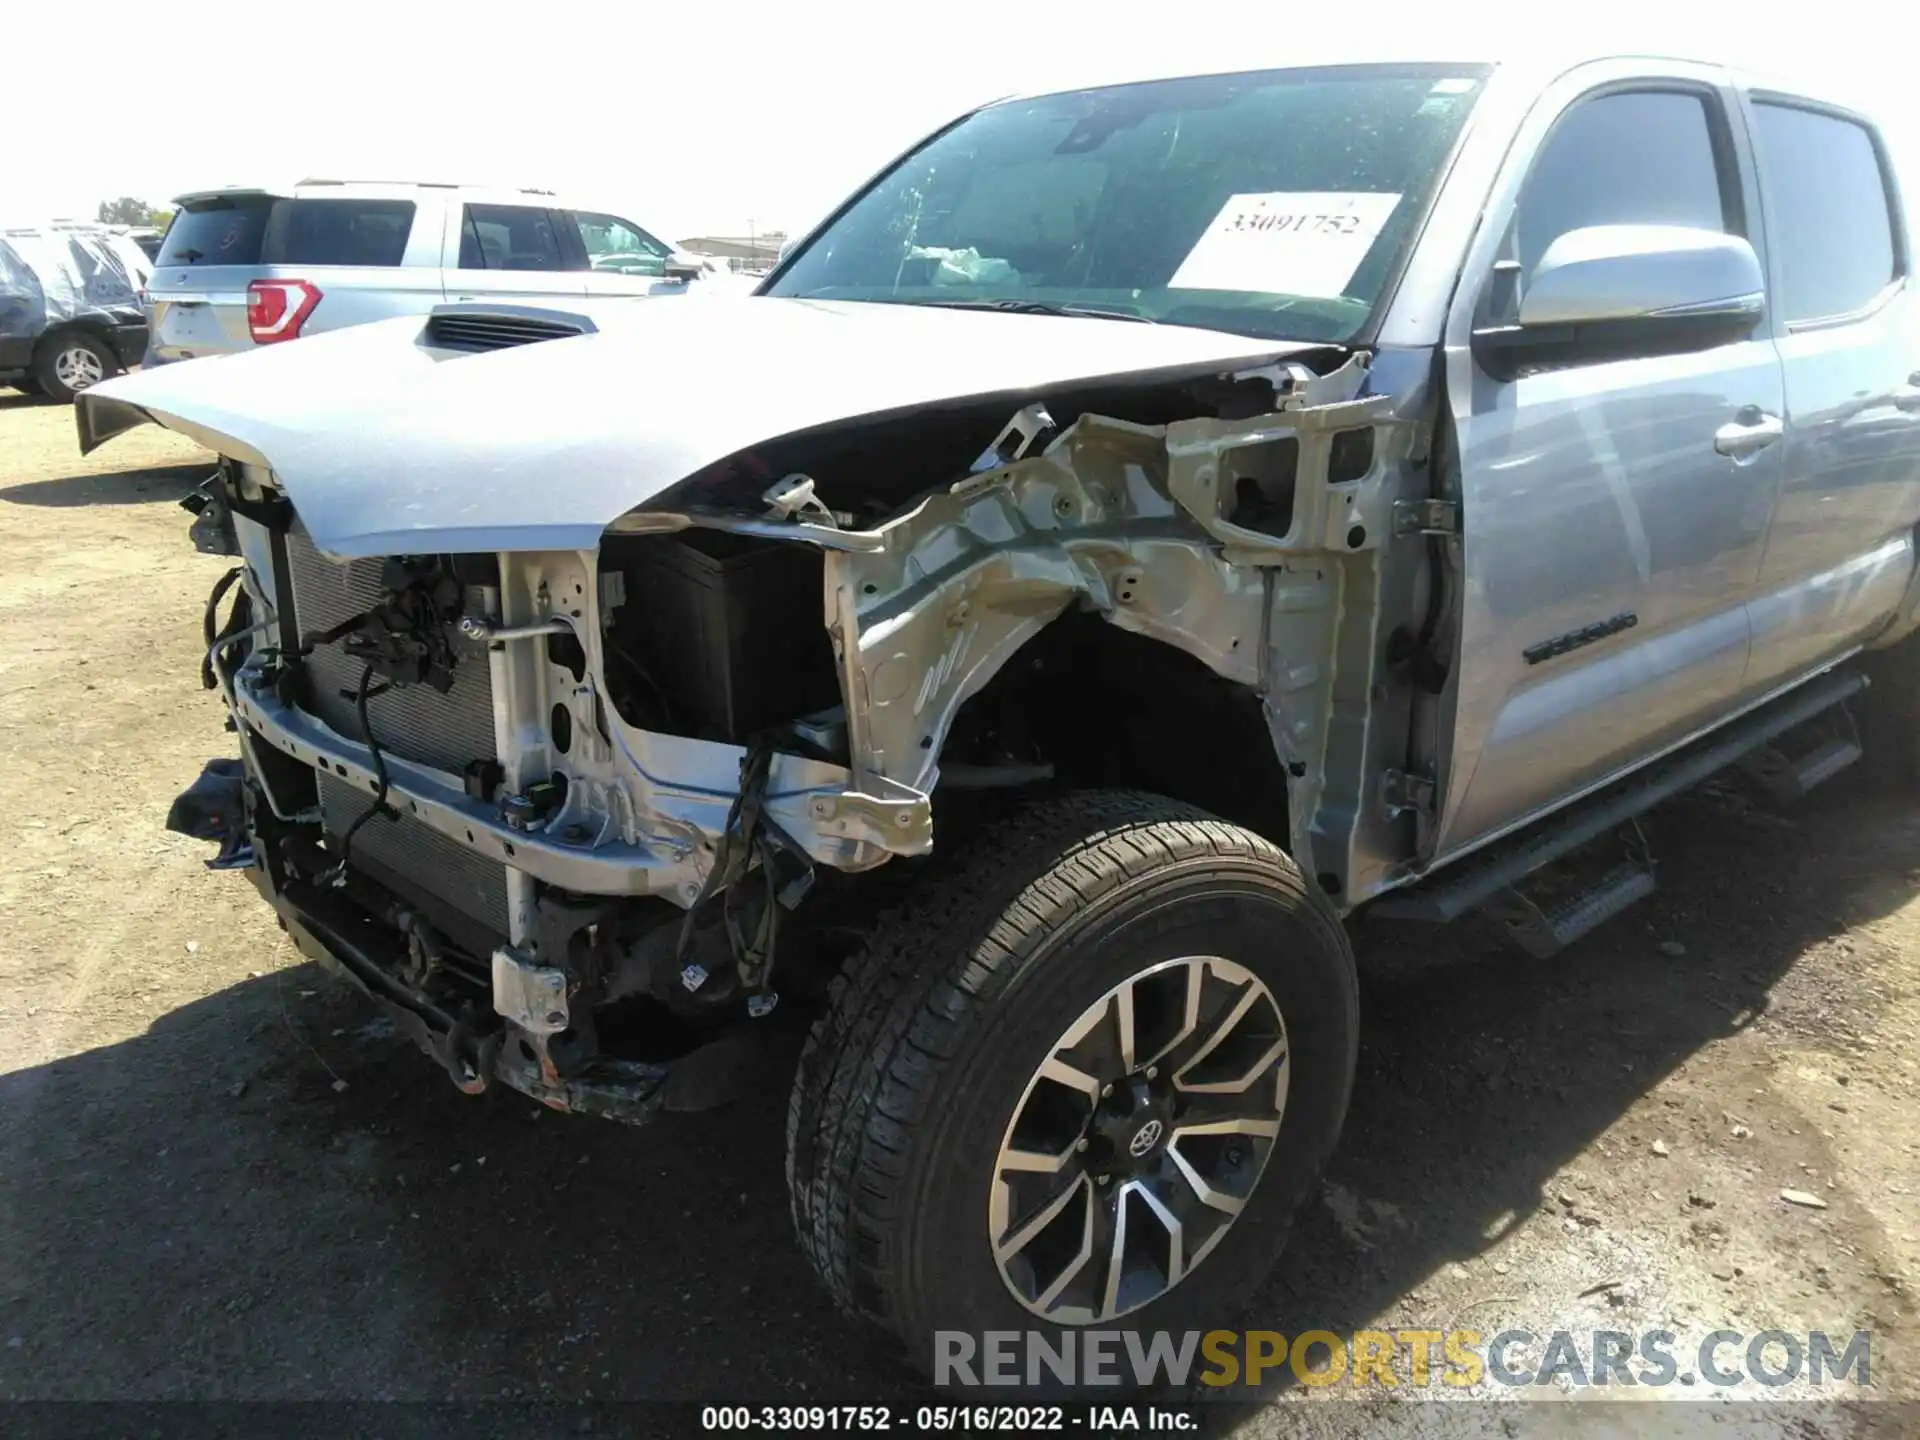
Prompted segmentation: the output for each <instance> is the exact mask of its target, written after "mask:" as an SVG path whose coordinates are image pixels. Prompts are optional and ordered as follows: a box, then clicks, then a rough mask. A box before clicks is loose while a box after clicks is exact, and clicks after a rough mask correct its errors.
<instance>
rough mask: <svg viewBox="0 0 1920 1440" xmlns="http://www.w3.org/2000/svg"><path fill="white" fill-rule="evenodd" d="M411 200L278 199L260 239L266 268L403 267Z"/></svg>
mask: <svg viewBox="0 0 1920 1440" xmlns="http://www.w3.org/2000/svg"><path fill="white" fill-rule="evenodd" d="M413 210H414V206H413V202H412V201H411V200H304V199H303V200H279V201H276V202H274V206H273V213H272V214H271V215H270V216H269V217H268V219H267V224H266V229H265V232H264V233H263V234H262V236H261V239H260V262H261V263H262V264H264V265H389V266H390V265H398V264H400V263H401V261H402V260H404V259H405V258H406V253H407V236H408V235H409V234H411V233H412V231H413Z"/></svg>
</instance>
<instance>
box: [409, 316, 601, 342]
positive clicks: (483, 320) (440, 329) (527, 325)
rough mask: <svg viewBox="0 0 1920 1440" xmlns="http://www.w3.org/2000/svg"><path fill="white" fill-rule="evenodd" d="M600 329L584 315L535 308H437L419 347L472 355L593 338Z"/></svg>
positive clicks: (429, 320)
mask: <svg viewBox="0 0 1920 1440" xmlns="http://www.w3.org/2000/svg"><path fill="white" fill-rule="evenodd" d="M598 329H599V327H598V326H597V325H595V324H594V323H593V321H591V320H589V319H588V318H587V317H586V316H584V315H574V314H569V313H567V312H565V311H561V310H543V309H541V308H539V307H538V306H533V305H437V306H435V307H434V308H433V310H432V311H430V312H429V313H428V315H427V323H426V325H425V326H424V327H423V328H422V329H421V331H420V343H421V345H423V346H425V347H426V348H428V349H431V350H457V351H460V352H461V353H463V354H471V353H474V352H476V351H481V350H509V349H512V348H513V347H514V346H516V345H532V344H535V343H536V342H538V341H541V340H565V339H567V338H568V337H569V336H573V335H591V334H593V333H594V332H595V331H596V330H598Z"/></svg>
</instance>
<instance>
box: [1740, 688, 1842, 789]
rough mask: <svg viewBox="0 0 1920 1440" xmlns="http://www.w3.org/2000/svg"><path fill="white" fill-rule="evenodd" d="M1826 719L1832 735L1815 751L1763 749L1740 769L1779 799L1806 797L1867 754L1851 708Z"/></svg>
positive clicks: (1838, 710)
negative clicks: (1808, 793)
mask: <svg viewBox="0 0 1920 1440" xmlns="http://www.w3.org/2000/svg"><path fill="white" fill-rule="evenodd" d="M1822 718H1823V719H1825V720H1827V721H1829V722H1830V726H1829V728H1830V730H1831V733H1830V734H1829V735H1828V736H1827V737H1826V738H1825V739H1824V740H1821V741H1820V742H1819V743H1817V744H1815V745H1814V746H1813V747H1812V748H1811V749H1809V750H1805V751H1802V752H1801V753H1799V754H1797V755H1796V754H1789V753H1788V752H1786V751H1785V750H1783V749H1782V748H1781V747H1780V746H1777V745H1767V746H1763V747H1762V748H1760V749H1758V750H1756V751H1754V753H1753V754H1751V755H1749V756H1748V757H1747V758H1746V759H1745V760H1744V761H1742V762H1741V767H1740V768H1741V769H1743V770H1745V771H1746V772H1747V773H1748V774H1749V775H1751V776H1752V777H1753V778H1754V779H1755V780H1756V781H1758V782H1759V783H1760V784H1761V785H1763V786H1764V787H1766V790H1767V792H1768V793H1769V794H1771V795H1772V796H1773V797H1774V798H1775V799H1776V800H1780V801H1782V802H1785V801H1792V800H1799V799H1801V798H1803V797H1804V796H1805V795H1806V794H1807V792H1808V791H1810V790H1812V789H1813V788H1814V786H1816V785H1821V784H1824V783H1825V782H1826V781H1828V780H1831V779H1832V778H1833V777H1834V776H1836V775H1838V774H1839V773H1840V772H1841V771H1842V770H1845V769H1846V768H1847V767H1848V766H1849V765H1851V764H1853V762H1854V761H1856V760H1858V759H1859V758H1860V757H1861V756H1862V755H1863V754H1865V753H1866V752H1865V751H1864V750H1863V749H1862V748H1861V745H1860V731H1859V727H1858V726H1857V725H1855V724H1854V718H1853V711H1852V709H1851V708H1850V707H1849V706H1846V705H1837V706H1835V707H1834V708H1833V709H1832V710H1830V711H1828V712H1827V714H1826V716H1824V717H1822Z"/></svg>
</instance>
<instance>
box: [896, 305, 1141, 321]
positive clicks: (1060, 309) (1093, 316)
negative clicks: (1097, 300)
mask: <svg viewBox="0 0 1920 1440" xmlns="http://www.w3.org/2000/svg"><path fill="white" fill-rule="evenodd" d="M898 303H901V304H906V305H937V306H939V307H940V308H941V309H942V310H1006V311H1011V312H1012V313H1014V314H1016V315H1071V316H1075V317H1077V318H1080V319H1087V320H1137V321H1138V322H1139V323H1140V324H1142V325H1158V324H1159V323H1160V322H1159V321H1158V320H1155V319H1154V318H1153V317H1152V316H1151V315H1138V314H1135V313H1134V312H1133V311H1131V310H1102V309H1101V308H1100V307H1099V306H1097V305H1063V304H1060V303H1059V302H1057V301H1053V300H1015V299H1005V300H906V301H901V302H898Z"/></svg>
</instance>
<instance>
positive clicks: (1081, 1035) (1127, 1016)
mask: <svg viewBox="0 0 1920 1440" xmlns="http://www.w3.org/2000/svg"><path fill="white" fill-rule="evenodd" d="M1288 1073H1289V1064H1288V1047H1287V1028H1286V1022H1285V1020H1284V1018H1283V1017H1282V1016H1281V1013H1280V1007H1279V1005H1278V1003H1277V1002H1276V1001H1275V1000H1274V997H1273V992H1272V991H1271V990H1269V989H1268V988H1267V986H1266V984H1265V983H1264V982H1263V981H1262V980H1261V979H1260V978H1259V977H1258V976H1257V975H1255V974H1254V973H1253V972H1252V971H1251V970H1249V969H1247V968H1246V967H1245V966H1243V965H1239V964H1236V963H1235V962H1233V961H1231V960H1227V959H1223V958H1221V957H1219V956H1213V955H1200V956H1188V957H1184V958H1182V959H1177V960H1168V961H1164V962H1162V963H1160V964H1157V965H1153V966H1150V967H1148V968H1147V969H1144V970H1142V971H1140V972H1139V973H1137V974H1135V975H1134V976H1132V977H1131V978H1129V979H1127V980H1125V981H1123V982H1122V983H1120V984H1119V985H1116V986H1114V987H1113V989H1111V990H1109V991H1108V992H1107V993H1106V994H1105V995H1103V996H1101V997H1100V998H1099V999H1098V1000H1096V1001H1095V1002H1094V1003H1093V1004H1091V1005H1089V1006H1088V1007H1087V1008H1086V1009H1085V1010H1084V1011H1082V1012H1081V1014H1080V1016H1079V1017H1078V1018H1077V1019H1076V1020H1075V1021H1074V1022H1073V1024H1072V1025H1070V1026H1069V1027H1068V1028H1067V1030H1066V1032H1065V1033H1064V1034H1063V1035H1061V1037H1060V1038H1059V1040H1057V1041H1056V1042H1055V1043H1054V1045H1053V1047H1052V1049H1051V1051H1050V1052H1049V1053H1048V1055H1047V1058H1046V1059H1045V1060H1044V1061H1042V1062H1041V1064H1040V1066H1039V1068H1038V1069H1037V1070H1036V1071H1035V1072H1034V1074H1033V1076H1032V1078H1031V1079H1030V1080H1029V1081H1028V1082H1027V1086H1026V1089H1025V1090H1024V1091H1023V1092H1022V1094H1021V1097H1020V1101H1019V1103H1018V1104H1017V1105H1016V1106H1015V1107H1014V1112H1013V1118H1012V1119H1011V1120H1010V1121H1009V1122H1008V1125H1007V1130H1006V1134H1005V1136H1004V1137H1003V1139H1002V1140H1001V1144H1000V1151H999V1154H998V1155H997V1157H996V1158H995V1161H994V1173H993V1181H992V1192H991V1197H990V1200H989V1205H988V1211H989V1214H988V1232H989V1239H990V1241H991V1244H992V1247H993V1255H994V1260H995V1262H996V1264H997V1265H998V1266H999V1269H1000V1275H1001V1278H1002V1279H1003V1280H1004V1281H1005V1282H1006V1284H1007V1288H1008V1289H1009V1290H1011V1291H1012V1292H1013V1294H1014V1296H1015V1298H1016V1299H1018V1300H1019V1301H1020V1303H1021V1304H1022V1305H1023V1306H1025V1307H1026V1308H1027V1309H1028V1310H1029V1311H1031V1312H1032V1313H1033V1314H1035V1315H1038V1316H1041V1317H1043V1318H1044V1319H1047V1320H1049V1321H1052V1322H1055V1323H1057V1324H1066V1325H1086V1324H1093V1323H1096V1322H1104V1321H1109V1320H1112V1319H1114V1318H1115V1317H1117V1316H1120V1315H1124V1314H1126V1313H1127V1312H1129V1311H1131V1310H1137V1309H1139V1308H1140V1307H1141V1306H1142V1305H1145V1304H1148V1303H1149V1302H1151V1301H1153V1300H1155V1299H1157V1298H1158V1297H1159V1296H1161V1295H1163V1294H1165V1293H1166V1292H1167V1291H1169V1290H1171V1289H1172V1288H1173V1287H1174V1286H1175V1285H1177V1284H1179V1283H1180V1282H1181V1280H1183V1279H1184V1278H1185V1277H1186V1276H1188V1275H1190V1274H1192V1273H1193V1271H1194V1269H1195V1268H1196V1267H1198V1265H1199V1264H1200V1262H1201V1261H1202V1260H1204V1259H1205V1258H1206V1257H1207V1255H1208V1253H1209V1252H1210V1251H1212V1250H1213V1248H1214V1247H1215V1246H1216V1245H1218V1244H1219V1242H1220V1241H1221V1240H1222V1239H1223V1238H1224V1237H1225V1235H1226V1233H1227V1231H1228V1230H1229V1229H1231V1228H1232V1226H1233V1223H1234V1221H1235V1220H1236V1219H1237V1218H1238V1217H1239V1215H1240V1213H1241V1211H1242V1209H1243V1208H1244V1206H1245V1205H1246V1203H1247V1201H1248V1199H1249V1198H1250V1197H1251V1196H1252V1194H1253V1190H1254V1187H1255V1186H1256V1185H1257V1184H1258V1183H1259V1181H1260V1177H1261V1175H1262V1173H1263V1172H1264V1171H1265V1169H1266V1164H1267V1160H1268V1157H1269V1156H1270V1155H1271V1153H1272V1150H1273V1146H1274V1141H1275V1140H1276V1138H1277V1137H1278V1136H1279V1133H1280V1121H1281V1117H1282V1116H1283V1114H1284V1113H1285V1110H1286V1104H1287V1081H1288Z"/></svg>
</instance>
